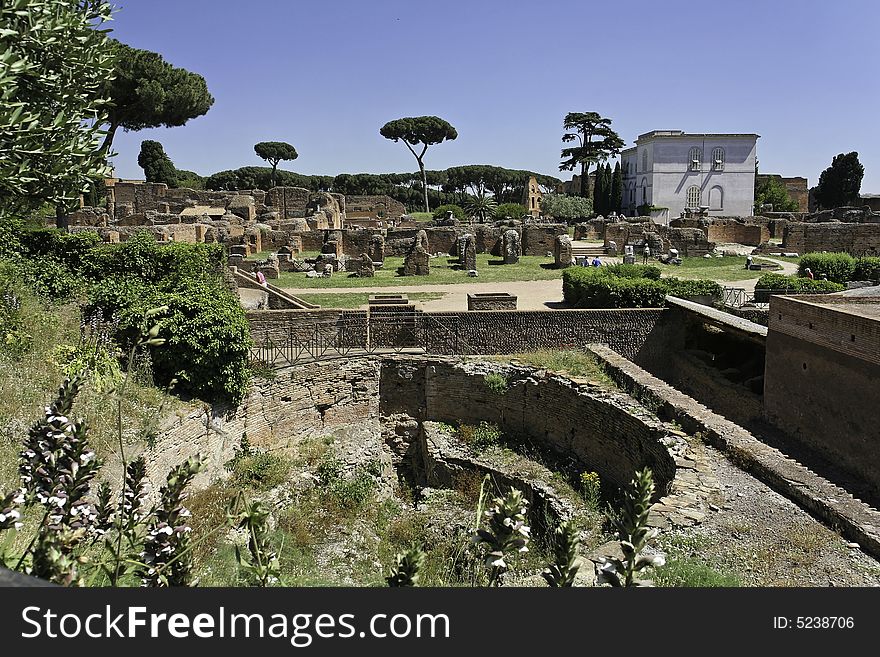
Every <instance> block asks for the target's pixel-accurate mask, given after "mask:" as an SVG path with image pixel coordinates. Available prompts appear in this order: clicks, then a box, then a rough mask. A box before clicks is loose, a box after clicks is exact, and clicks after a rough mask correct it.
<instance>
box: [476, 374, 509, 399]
mask: <svg viewBox="0 0 880 657" xmlns="http://www.w3.org/2000/svg"><path fill="white" fill-rule="evenodd" d="M483 380H484V381H485V382H486V387H487V388H489V390H491V391H492V392H494V393H495V394H496V395H503V394H505V393H506V392H507V390H508V388H509V387H510V384H509V383H508V381H507V377H505V376H504V375H503V374H500V373H498V372H489V374H487V375H486V376H484V377H483Z"/></svg>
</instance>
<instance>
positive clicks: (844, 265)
mask: <svg viewBox="0 0 880 657" xmlns="http://www.w3.org/2000/svg"><path fill="white" fill-rule="evenodd" d="M855 266H856V259H855V258H853V257H852V256H851V255H850V254H849V253H808V254H806V255H805V256H802V257H801V259H800V262H798V276H806V271H807V269H808V268H809V269H810V270H811V271H812V272H813V276H815V277H816V279H817V280H818V279H819V278H821V277H822V274H825V275H826V276H827V277H828V280H829V281H832V282H834V283H846V282H847V281H851V280H853V273H854V271H855Z"/></svg>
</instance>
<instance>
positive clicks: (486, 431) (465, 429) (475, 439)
mask: <svg viewBox="0 0 880 657" xmlns="http://www.w3.org/2000/svg"><path fill="white" fill-rule="evenodd" d="M502 435H503V434H502V433H501V429H499V428H498V425H497V424H492V423H491V422H486V421H485V420H483V421H482V422H480V423H479V424H477V425H473V424H462V425H460V426H459V427H458V437H459V438H461V439H462V440H463V441H464V442H466V443H467V444H468V445H470V446H471V447H472V448H474V449H475V450H478V451H482V450H484V449H488V448H490V447H494V446H495V445H498V444H499V443H500V442H501V437H502Z"/></svg>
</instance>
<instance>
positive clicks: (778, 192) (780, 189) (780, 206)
mask: <svg viewBox="0 0 880 657" xmlns="http://www.w3.org/2000/svg"><path fill="white" fill-rule="evenodd" d="M768 203H769V204H770V205H772V206H773V211H774V212H797V211H798V203H797V201H795V200H794V199H793V198H791V196H789V194H788V190H787V189H786V188H785V185H784V184H783V182H782V180H781V179H779V178H777V177H775V176H769V177H767V178H765V179H764V180H763V181H762V182H761V184H760V185H758V184H757V181H756V185H755V214H760V212H761V206H762V205H766V204H768Z"/></svg>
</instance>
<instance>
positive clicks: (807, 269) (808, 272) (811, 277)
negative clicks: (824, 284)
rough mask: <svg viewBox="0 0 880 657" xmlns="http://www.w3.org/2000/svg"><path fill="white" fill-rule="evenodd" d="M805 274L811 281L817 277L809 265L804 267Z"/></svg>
mask: <svg viewBox="0 0 880 657" xmlns="http://www.w3.org/2000/svg"><path fill="white" fill-rule="evenodd" d="M804 275H805V276H806V277H807V278H809V279H810V280H811V281H813V280H816V277H815V276H813V270H812V269H810V268H809V267H807V268H806V269H804Z"/></svg>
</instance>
